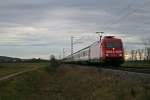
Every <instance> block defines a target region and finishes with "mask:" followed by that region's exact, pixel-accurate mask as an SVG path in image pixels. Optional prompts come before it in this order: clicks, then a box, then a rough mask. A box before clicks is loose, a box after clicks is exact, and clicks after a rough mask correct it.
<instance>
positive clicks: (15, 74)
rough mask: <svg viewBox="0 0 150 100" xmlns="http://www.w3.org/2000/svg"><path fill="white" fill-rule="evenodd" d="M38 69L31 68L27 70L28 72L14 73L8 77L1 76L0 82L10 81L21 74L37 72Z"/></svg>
mask: <svg viewBox="0 0 150 100" xmlns="http://www.w3.org/2000/svg"><path fill="white" fill-rule="evenodd" d="M39 68H40V67H38V68H32V69H29V70H25V71H20V72H16V73H13V74H10V75H6V76H3V77H0V82H1V81H3V80H7V79H10V78H12V77H15V76H17V75H21V74H24V73H26V72H30V71H34V70H37V69H39Z"/></svg>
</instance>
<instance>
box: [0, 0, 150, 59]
mask: <svg viewBox="0 0 150 100" xmlns="http://www.w3.org/2000/svg"><path fill="white" fill-rule="evenodd" d="M0 2H1V3H0V55H1V56H13V57H21V58H33V57H41V58H49V56H50V55H51V54H54V55H56V56H57V57H59V55H60V54H62V49H63V48H65V51H66V52H67V53H66V55H67V54H68V53H69V52H70V36H74V37H76V38H75V41H79V42H82V43H80V44H76V45H75V46H74V48H75V51H76V50H78V49H80V48H82V47H85V46H87V45H89V44H91V43H92V42H94V41H96V40H98V38H97V35H96V34H95V32H96V31H103V32H105V33H104V34H105V35H115V36H117V37H120V38H122V39H123V41H124V42H125V43H126V44H125V46H126V48H129V47H130V45H131V44H132V43H133V44H134V43H137V44H138V43H139V44H140V43H142V41H143V40H144V39H145V40H146V41H147V40H149V39H150V33H149V32H150V10H149V9H150V1H149V0H0ZM127 42H130V43H127ZM133 44H132V45H133ZM139 44H138V45H134V47H142V46H139ZM132 47H133V46H132Z"/></svg>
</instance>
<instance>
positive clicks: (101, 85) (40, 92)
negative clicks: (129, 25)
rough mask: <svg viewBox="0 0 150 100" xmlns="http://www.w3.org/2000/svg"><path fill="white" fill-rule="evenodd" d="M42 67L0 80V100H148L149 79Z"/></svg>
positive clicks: (65, 67)
mask: <svg viewBox="0 0 150 100" xmlns="http://www.w3.org/2000/svg"><path fill="white" fill-rule="evenodd" d="M42 66H43V65H42ZM44 66H45V67H43V68H40V69H38V70H36V71H32V72H27V73H26V74H22V75H20V76H16V77H15V78H12V79H9V80H5V81H2V82H0V100H150V80H139V81H127V80H120V79H119V78H117V76H114V75H112V74H110V73H106V72H105V73H104V72H99V71H97V70H96V69H95V68H83V69H82V68H79V67H76V66H75V65H74V66H72V67H70V66H66V65H61V66H60V67H59V68H57V69H56V70H53V69H54V68H53V67H50V66H49V68H47V66H48V65H44Z"/></svg>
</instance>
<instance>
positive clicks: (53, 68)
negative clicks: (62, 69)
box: [48, 55, 60, 72]
mask: <svg viewBox="0 0 150 100" xmlns="http://www.w3.org/2000/svg"><path fill="white" fill-rule="evenodd" d="M59 65H60V62H59V61H58V60H57V59H56V58H55V56H53V55H51V57H50V64H49V66H48V71H53V72H54V71H56V69H57V68H58V67H59Z"/></svg>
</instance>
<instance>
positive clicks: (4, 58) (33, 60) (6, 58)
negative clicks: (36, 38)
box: [0, 56, 48, 63]
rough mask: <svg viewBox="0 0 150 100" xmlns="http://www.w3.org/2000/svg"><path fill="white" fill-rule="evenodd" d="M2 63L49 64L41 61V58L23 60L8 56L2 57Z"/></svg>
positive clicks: (0, 59) (0, 60)
mask: <svg viewBox="0 0 150 100" xmlns="http://www.w3.org/2000/svg"><path fill="white" fill-rule="evenodd" d="M0 62H1V63H7V62H48V60H44V59H40V58H32V59H21V58H14V57H7V56H0Z"/></svg>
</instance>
